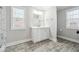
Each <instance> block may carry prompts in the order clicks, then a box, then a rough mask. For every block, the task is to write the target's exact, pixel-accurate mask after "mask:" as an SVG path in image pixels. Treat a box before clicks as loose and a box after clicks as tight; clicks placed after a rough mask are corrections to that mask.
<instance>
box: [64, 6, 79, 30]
mask: <svg viewBox="0 0 79 59" xmlns="http://www.w3.org/2000/svg"><path fill="white" fill-rule="evenodd" d="M74 10H79V7H74V8H71V9H67V10H66V11H65V12H66V29H72V30H73V29H76V30H78V29H79V27H78V28H71V27H70V26H71V25H70V24H69V22H70V20H69V19H68V18H67V13H68V12H69V11H70V12H71V11H74ZM78 16H79V15H78ZM72 19H75V18H72ZM72 19H71V20H72ZM78 19H79V18H78ZM69 25H70V26H69Z"/></svg>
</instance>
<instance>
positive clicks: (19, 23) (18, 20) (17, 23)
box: [11, 8, 25, 29]
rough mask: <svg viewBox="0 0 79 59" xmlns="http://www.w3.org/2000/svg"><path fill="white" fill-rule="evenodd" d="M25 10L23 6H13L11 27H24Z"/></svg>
mask: <svg viewBox="0 0 79 59" xmlns="http://www.w3.org/2000/svg"><path fill="white" fill-rule="evenodd" d="M24 28H25V24H24V10H23V9H21V8H12V24H11V29H24Z"/></svg>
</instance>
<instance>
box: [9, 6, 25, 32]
mask: <svg viewBox="0 0 79 59" xmlns="http://www.w3.org/2000/svg"><path fill="white" fill-rule="evenodd" d="M13 8H15V9H21V10H24V8H21V7H11V27H10V28H11V30H25V28H26V27H25V10H24V18H23V21H24V28H18V27H17V28H15V27H13V24H14V20H13V19H14V16H13Z"/></svg>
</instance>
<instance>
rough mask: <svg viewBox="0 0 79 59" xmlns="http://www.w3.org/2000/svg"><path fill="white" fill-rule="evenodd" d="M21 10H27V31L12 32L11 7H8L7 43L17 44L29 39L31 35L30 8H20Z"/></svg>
mask: <svg viewBox="0 0 79 59" xmlns="http://www.w3.org/2000/svg"><path fill="white" fill-rule="evenodd" d="M19 8H24V10H25V24H26V29H24V30H11V7H9V6H7V8H6V12H7V16H6V19H7V40H6V42H7V43H11V42H16V41H19V40H24V39H26V40H27V39H28V38H29V36H30V34H29V32H30V31H29V20H30V19H29V17H30V16H29V7H19Z"/></svg>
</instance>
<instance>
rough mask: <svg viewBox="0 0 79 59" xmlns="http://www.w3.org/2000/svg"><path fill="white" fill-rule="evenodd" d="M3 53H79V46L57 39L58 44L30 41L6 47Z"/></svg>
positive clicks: (48, 41)
mask: <svg viewBox="0 0 79 59" xmlns="http://www.w3.org/2000/svg"><path fill="white" fill-rule="evenodd" d="M5 52H79V44H78V43H75V42H70V41H67V40H64V39H59V38H58V42H53V41H51V40H44V41H41V42H38V43H33V42H31V41H30V42H25V43H21V44H18V45H14V46H10V47H7V48H6V50H5Z"/></svg>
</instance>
